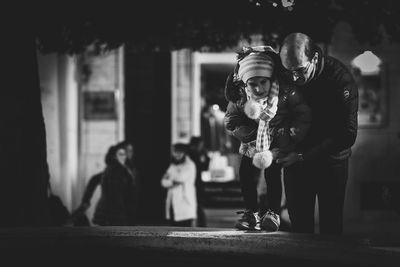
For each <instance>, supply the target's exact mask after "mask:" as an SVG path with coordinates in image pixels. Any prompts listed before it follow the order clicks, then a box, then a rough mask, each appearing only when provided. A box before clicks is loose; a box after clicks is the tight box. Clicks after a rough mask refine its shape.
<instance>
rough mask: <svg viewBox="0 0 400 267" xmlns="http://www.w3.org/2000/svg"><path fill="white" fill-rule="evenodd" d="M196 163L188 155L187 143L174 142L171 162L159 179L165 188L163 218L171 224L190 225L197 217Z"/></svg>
mask: <svg viewBox="0 0 400 267" xmlns="http://www.w3.org/2000/svg"><path fill="white" fill-rule="evenodd" d="M195 182H196V165H195V164H194V162H193V161H192V160H191V159H190V157H189V156H188V145H187V144H183V143H175V144H173V146H172V151H171V163H170V165H169V167H168V169H167V170H166V172H165V174H164V175H163V177H162V179H161V186H162V187H164V188H166V189H167V195H166V199H165V218H166V219H167V221H168V222H169V224H170V225H171V226H183V227H192V226H194V221H195V219H196V218H197V199H196V186H195Z"/></svg>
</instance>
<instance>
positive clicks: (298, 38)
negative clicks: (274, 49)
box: [279, 33, 321, 85]
mask: <svg viewBox="0 0 400 267" xmlns="http://www.w3.org/2000/svg"><path fill="white" fill-rule="evenodd" d="M279 55H280V57H281V61H282V65H283V67H284V68H285V69H286V70H287V71H288V73H289V75H290V77H291V79H292V80H293V81H294V82H295V83H296V84H297V85H303V84H305V83H307V82H309V81H310V80H311V79H312V78H313V77H314V75H315V71H316V66H317V62H318V60H319V58H320V57H321V55H320V54H319V52H318V49H317V46H316V45H315V44H314V42H313V41H312V40H311V38H310V37H309V36H307V35H305V34H304V33H291V34H289V35H288V36H286V38H285V39H284V40H283V42H282V46H281V50H280V53H279Z"/></svg>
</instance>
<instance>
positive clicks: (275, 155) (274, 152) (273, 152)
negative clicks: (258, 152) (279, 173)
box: [271, 147, 279, 160]
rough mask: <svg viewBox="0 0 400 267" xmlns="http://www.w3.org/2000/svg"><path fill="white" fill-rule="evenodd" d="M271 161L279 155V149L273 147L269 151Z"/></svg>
mask: <svg viewBox="0 0 400 267" xmlns="http://www.w3.org/2000/svg"><path fill="white" fill-rule="evenodd" d="M271 153H272V159H273V160H275V159H276V158H277V157H278V155H279V148H277V147H275V148H273V149H271Z"/></svg>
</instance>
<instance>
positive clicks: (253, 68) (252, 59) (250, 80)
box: [238, 52, 275, 100]
mask: <svg viewBox="0 0 400 267" xmlns="http://www.w3.org/2000/svg"><path fill="white" fill-rule="evenodd" d="M274 67H275V62H274V60H273V59H272V57H270V56H269V55H267V54H266V53H263V52H254V53H251V54H249V55H247V56H245V57H244V58H243V59H241V60H240V61H239V69H238V78H239V79H240V80H242V82H243V83H244V85H245V91H246V94H247V95H248V96H249V97H250V98H252V99H254V100H258V99H263V98H266V97H267V96H268V94H269V91H270V89H271V85H272V79H273V72H274Z"/></svg>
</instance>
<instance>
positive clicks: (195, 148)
mask: <svg viewBox="0 0 400 267" xmlns="http://www.w3.org/2000/svg"><path fill="white" fill-rule="evenodd" d="M189 157H190V158H191V160H193V162H194V164H195V165H196V183H195V185H196V197H197V220H196V226H198V227H206V226H207V218H206V214H205V211H204V202H205V188H204V187H205V184H204V182H203V180H202V179H201V174H202V172H203V171H207V170H208V167H209V165H210V157H209V156H208V153H207V150H206V148H205V146H204V140H203V139H202V138H201V137H200V136H192V137H191V138H190V142H189Z"/></svg>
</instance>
